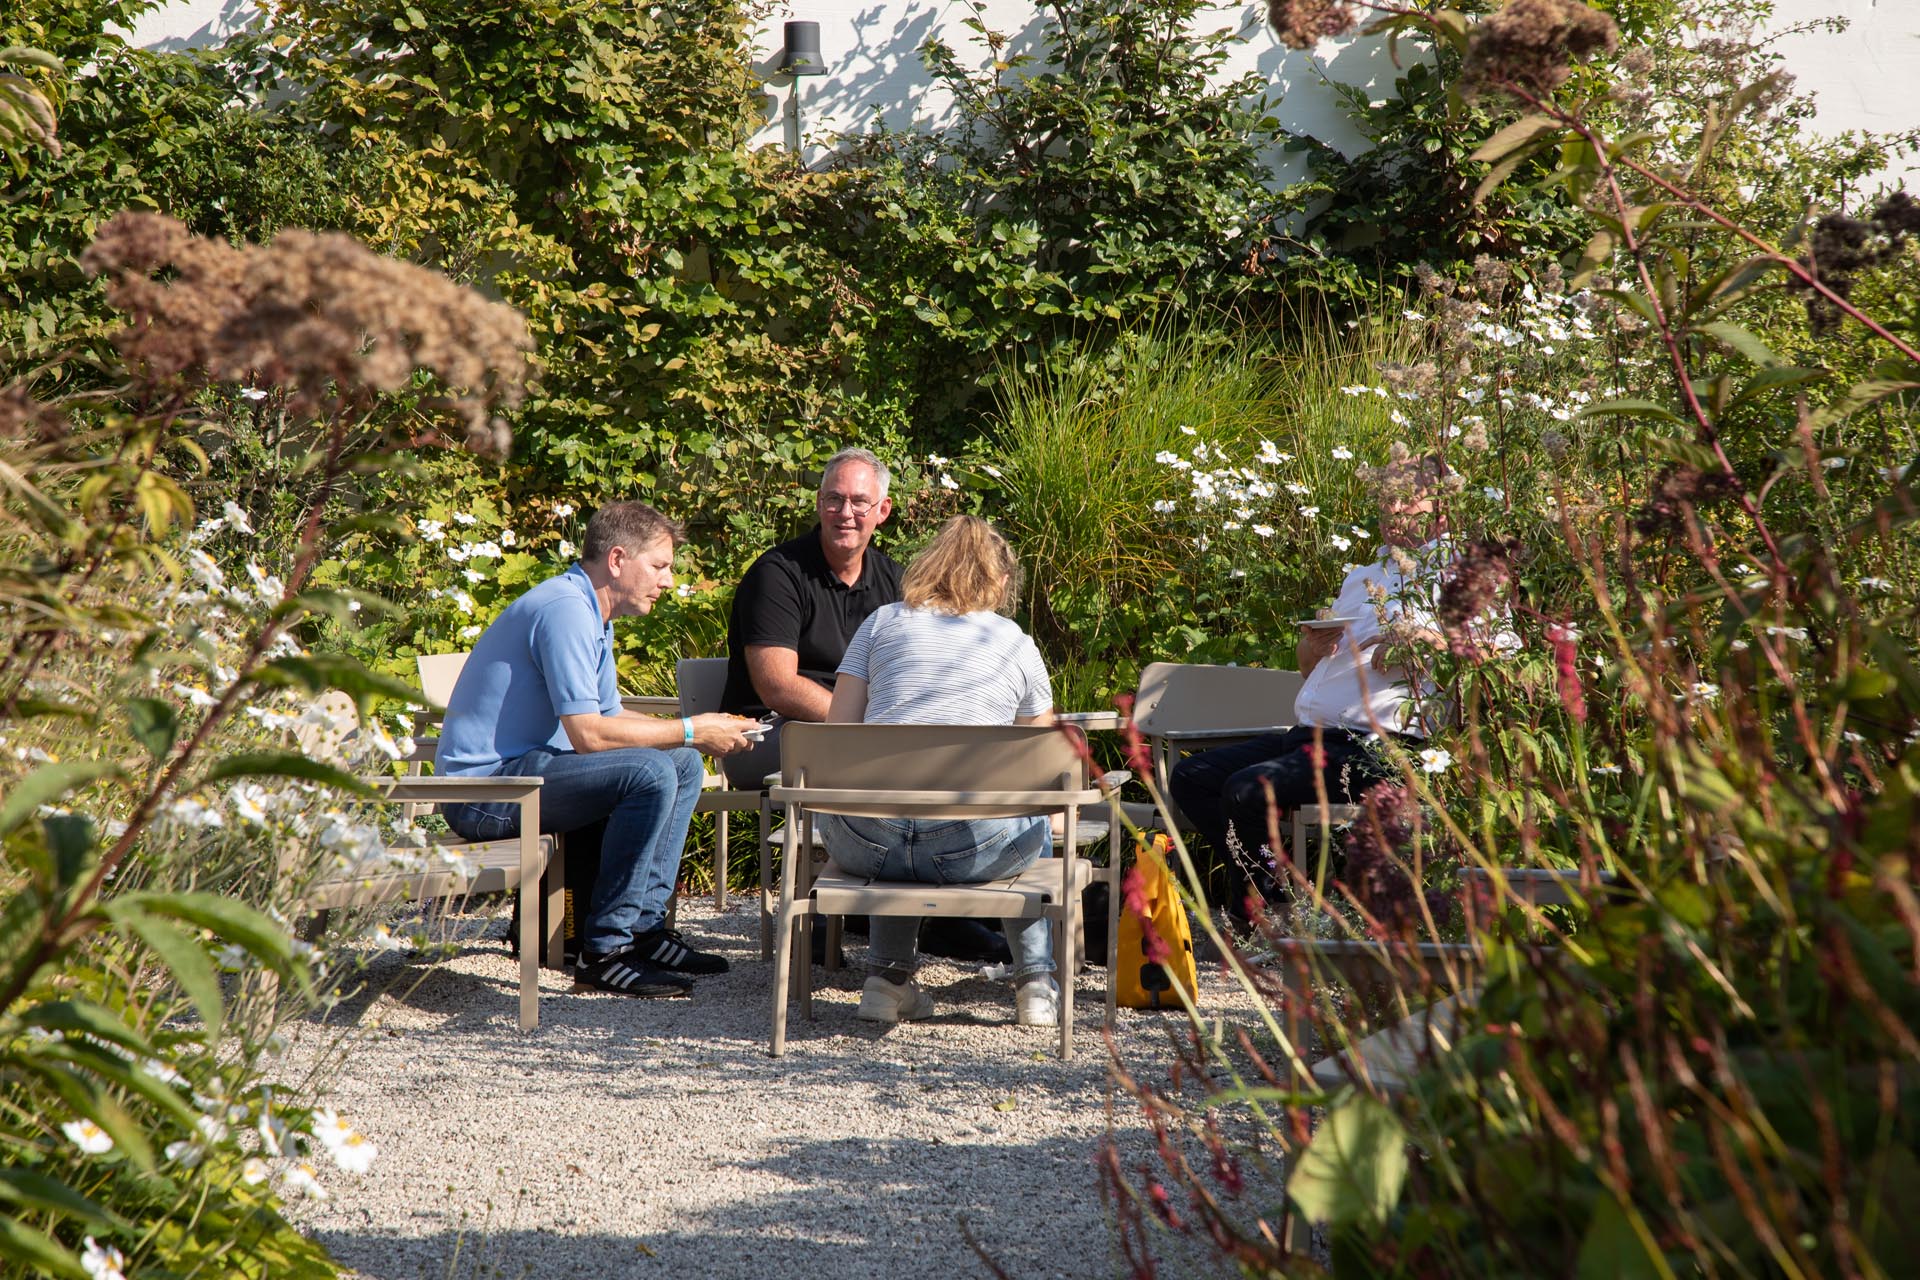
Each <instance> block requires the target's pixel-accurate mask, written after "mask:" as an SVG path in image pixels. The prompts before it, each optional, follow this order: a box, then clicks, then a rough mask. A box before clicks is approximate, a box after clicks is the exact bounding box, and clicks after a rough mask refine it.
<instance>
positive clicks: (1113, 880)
mask: <svg viewBox="0 0 1920 1280" xmlns="http://www.w3.org/2000/svg"><path fill="white" fill-rule="evenodd" d="M1124 856H1125V855H1124V854H1123V853H1122V852H1121V849H1120V842H1119V840H1118V839H1116V840H1115V841H1114V845H1113V853H1112V857H1111V858H1110V859H1109V861H1108V863H1107V865H1108V866H1109V867H1110V868H1112V870H1111V871H1110V872H1109V874H1108V878H1107V1025H1108V1026H1109V1027H1111V1026H1114V1025H1115V1018H1116V1017H1117V1016H1118V1015H1119V1012H1120V986H1119V984H1118V983H1116V982H1115V981H1114V975H1115V971H1116V970H1117V969H1119V967H1120V885H1121V883H1122V879H1123V877H1124V875H1125V866H1124V864H1123V863H1122V862H1121V859H1122V858H1123V857H1124Z"/></svg>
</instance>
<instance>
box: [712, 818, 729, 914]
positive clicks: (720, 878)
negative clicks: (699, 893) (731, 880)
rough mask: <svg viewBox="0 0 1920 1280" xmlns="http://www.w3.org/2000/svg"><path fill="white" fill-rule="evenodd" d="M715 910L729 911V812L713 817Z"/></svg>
mask: <svg viewBox="0 0 1920 1280" xmlns="http://www.w3.org/2000/svg"><path fill="white" fill-rule="evenodd" d="M713 819H714V820H713V909H714V910H715V911H725V910H726V909H727V811H726V810H725V809H721V810H720V811H719V812H717V813H715V814H714V815H713Z"/></svg>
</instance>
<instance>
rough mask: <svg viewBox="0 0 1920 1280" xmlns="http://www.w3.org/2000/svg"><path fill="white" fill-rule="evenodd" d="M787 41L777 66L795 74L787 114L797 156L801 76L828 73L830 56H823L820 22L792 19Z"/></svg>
mask: <svg viewBox="0 0 1920 1280" xmlns="http://www.w3.org/2000/svg"><path fill="white" fill-rule="evenodd" d="M785 41H786V43H785V47H783V48H782V49H781V50H780V60H779V61H778V62H777V63H775V64H774V70H775V72H777V73H778V74H780V75H783V76H789V77H791V81H790V83H789V85H788V87H787V104H786V111H785V113H784V114H785V116H786V125H787V150H788V151H790V152H792V153H793V154H794V155H796V156H797V155H799V154H800V80H801V78H802V77H803V76H823V75H825V74H827V60H826V59H825V58H823V57H821V56H820V24H819V23H817V22H789V23H788V24H787V27H786V36H785Z"/></svg>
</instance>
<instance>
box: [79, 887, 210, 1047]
mask: <svg viewBox="0 0 1920 1280" xmlns="http://www.w3.org/2000/svg"><path fill="white" fill-rule="evenodd" d="M100 909H101V911H102V912H103V913H104V914H105V915H106V916H107V918H108V919H110V920H112V921H113V922H114V923H115V924H118V925H119V926H120V927H121V928H122V929H123V930H125V931H126V932H127V933H128V934H130V935H132V936H133V937H136V938H138V939H139V940H140V941H142V942H144V943H146V944H147V947H148V948H149V949H150V950H151V951H152V952H153V954H154V955H156V956H158V957H159V958H160V962H161V963H162V964H164V965H166V966H167V969H168V971H169V972H170V973H172V974H173V980H174V981H175V982H178V983H179V984H180V990H181V991H183V992H185V993H186V997H187V999H189V1000H191V1001H193V1007H194V1008H195V1009H197V1010H199V1011H200V1021H201V1022H203V1023H205V1024H206V1027H207V1033H208V1035H209V1037H210V1038H213V1039H217V1038H218V1037H219V1035H220V1027H221V1024H222V1022H223V1021H224V1020H225V1018H226V1004H225V1002H224V1001H223V1000H222V999H221V997H220V975H219V974H218V973H217V972H216V971H215V969H214V967H213V961H212V960H210V959H209V958H208V957H207V950H206V948H205V947H203V946H201V945H200V940H199V939H198V938H196V937H193V936H192V935H190V934H188V933H187V932H185V931H184V930H182V929H181V928H179V927H178V926H177V925H173V924H169V923H168V922H167V921H165V920H162V919H160V918H159V917H158V916H154V915H150V914H148V913H147V912H146V911H143V910H141V909H140V907H139V905H138V904H132V903H128V902H126V901H125V900H124V899H114V900H112V901H108V902H103V903H102V904H101V906H100Z"/></svg>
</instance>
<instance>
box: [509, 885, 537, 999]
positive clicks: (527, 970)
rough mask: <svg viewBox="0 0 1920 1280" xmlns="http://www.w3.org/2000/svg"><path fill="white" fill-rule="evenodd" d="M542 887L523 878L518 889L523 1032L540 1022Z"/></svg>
mask: <svg viewBox="0 0 1920 1280" xmlns="http://www.w3.org/2000/svg"><path fill="white" fill-rule="evenodd" d="M536 880H537V877H536ZM538 889H539V886H538V884H537V883H535V882H530V881H527V880H522V881H521V882H520V885H519V888H518V889H516V890H515V892H516V894H517V895H518V897H519V902H520V936H519V938H517V939H516V940H515V941H516V943H517V944H518V950H519V954H520V1029H521V1030H522V1031H531V1030H533V1029H534V1028H535V1027H537V1026H539V1025H540V905H539V899H538V898H537V897H535V894H536V893H537V892H538Z"/></svg>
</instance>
